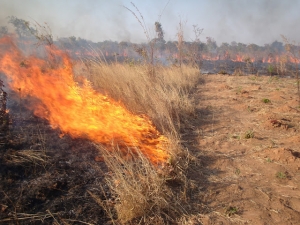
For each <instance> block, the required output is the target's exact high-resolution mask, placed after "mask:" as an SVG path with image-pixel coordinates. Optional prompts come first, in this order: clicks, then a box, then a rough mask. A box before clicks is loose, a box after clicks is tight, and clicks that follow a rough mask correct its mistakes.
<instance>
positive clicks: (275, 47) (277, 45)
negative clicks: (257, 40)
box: [270, 41, 284, 53]
mask: <svg viewBox="0 0 300 225" xmlns="http://www.w3.org/2000/svg"><path fill="white" fill-rule="evenodd" d="M270 47H271V50H272V51H274V52H277V53H279V52H283V51H284V46H283V43H282V42H279V41H274V42H273V43H272V44H271V46H270Z"/></svg>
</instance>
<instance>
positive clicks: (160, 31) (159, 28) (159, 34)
mask: <svg viewBox="0 0 300 225" xmlns="http://www.w3.org/2000/svg"><path fill="white" fill-rule="evenodd" d="M154 25H155V32H156V33H157V37H158V39H161V40H164V31H163V29H162V26H161V23H160V22H155V24H154Z"/></svg>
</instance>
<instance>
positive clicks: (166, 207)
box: [77, 60, 200, 224]
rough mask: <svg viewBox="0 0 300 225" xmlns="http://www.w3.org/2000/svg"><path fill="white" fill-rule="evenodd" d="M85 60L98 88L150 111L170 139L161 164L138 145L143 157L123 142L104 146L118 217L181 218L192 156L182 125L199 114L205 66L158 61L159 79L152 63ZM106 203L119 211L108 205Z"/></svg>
mask: <svg viewBox="0 0 300 225" xmlns="http://www.w3.org/2000/svg"><path fill="white" fill-rule="evenodd" d="M82 65H83V64H82ZM82 65H77V74H86V76H87V77H88V79H89V80H90V81H91V82H92V84H93V86H94V88H95V89H97V90H98V91H100V92H102V93H105V94H107V95H109V96H110V97H112V98H113V99H115V100H117V101H120V103H121V104H123V105H124V106H125V107H126V108H127V109H129V110H130V111H132V112H133V113H135V114H146V115H147V116H149V117H150V119H151V120H152V122H153V124H154V125H155V126H156V127H157V128H158V129H159V131H160V132H161V133H162V134H164V135H165V136H167V137H168V139H169V141H170V145H169V149H168V151H169V152H170V153H171V156H170V159H169V160H168V161H167V162H166V163H165V164H164V165H160V166H157V165H156V166H154V165H152V164H151V162H149V160H148V159H147V158H145V156H143V155H142V154H141V153H140V152H139V150H138V149H137V150H135V152H138V154H139V157H138V158H136V157H134V158H131V159H130V160H128V159H125V158H124V157H122V154H120V152H119V151H118V148H117V147H116V148H115V151H108V150H106V149H105V148H104V147H99V149H101V152H102V154H103V157H104V159H105V162H106V164H107V166H108V168H109V171H110V172H109V175H108V176H107V177H106V179H107V185H108V186H109V188H110V191H111V192H112V193H113V194H114V195H115V196H117V198H116V199H117V200H116V202H115V205H114V210H113V211H114V212H116V214H117V215H116V216H117V218H118V219H117V220H115V221H114V222H116V221H117V222H120V223H122V224H123V223H132V224H135V223H136V222H137V221H139V222H141V221H143V224H168V223H173V222H175V221H176V218H178V217H180V215H181V214H183V213H184V207H183V205H184V200H185V197H186V196H185V193H186V189H187V186H188V184H187V181H186V176H185V170H186V168H187V166H188V163H189V155H188V152H187V151H186V150H185V149H184V148H182V146H181V144H180V142H181V140H180V128H181V126H182V124H183V123H186V121H187V120H188V118H189V117H190V116H194V115H195V105H194V100H193V98H192V97H191V93H192V91H193V89H194V88H195V85H196V84H197V80H198V79H199V74H200V73H199V69H197V68H193V67H188V66H185V65H182V66H181V67H174V66H170V67H163V66H158V65H157V66H155V78H153V76H151V75H152V74H151V75H150V74H149V65H147V64H145V65H144V64H136V65H133V64H119V63H114V64H108V63H105V62H103V61H98V62H97V61H96V60H95V61H89V63H85V67H82ZM87 65H88V66H87ZM80 71H81V72H80ZM82 71H85V73H84V72H82ZM87 71H88V73H86V72H87ZM151 72H152V70H151ZM172 181H176V183H177V185H176V188H174V187H172V185H170V183H172ZM97 202H99V199H98V200H97ZM100 205H101V206H102V207H105V208H106V211H107V212H110V213H109V214H110V215H112V214H113V213H112V211H111V209H110V208H109V207H108V206H107V205H106V204H104V203H101V204H100ZM112 219H113V218H112ZM113 220H114V219H113Z"/></svg>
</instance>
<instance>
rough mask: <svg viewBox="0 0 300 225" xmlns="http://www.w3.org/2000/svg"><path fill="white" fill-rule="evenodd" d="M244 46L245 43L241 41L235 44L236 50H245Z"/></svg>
mask: <svg viewBox="0 0 300 225" xmlns="http://www.w3.org/2000/svg"><path fill="white" fill-rule="evenodd" d="M246 47H247V45H246V44H243V43H241V42H239V43H238V44H237V48H238V51H239V52H245V51H246Z"/></svg>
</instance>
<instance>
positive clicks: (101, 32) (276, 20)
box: [0, 0, 300, 45]
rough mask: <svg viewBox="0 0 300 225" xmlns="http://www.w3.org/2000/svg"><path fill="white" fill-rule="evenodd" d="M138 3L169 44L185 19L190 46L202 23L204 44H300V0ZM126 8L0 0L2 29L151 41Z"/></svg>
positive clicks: (125, 2)
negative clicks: (44, 26) (28, 26)
mask: <svg viewBox="0 0 300 225" xmlns="http://www.w3.org/2000/svg"><path fill="white" fill-rule="evenodd" d="M134 3H135V5H136V6H137V7H138V9H139V10H140V12H141V13H142V15H143V17H144V20H145V23H146V26H147V27H148V28H149V30H150V34H151V35H152V37H154V36H155V34H154V33H155V32H154V22H155V21H157V20H158V19H159V18H160V22H161V24H162V27H163V30H164V31H165V40H166V41H168V40H175V39H176V32H177V28H178V23H179V21H180V20H182V21H183V23H184V27H185V28H184V31H185V39H186V40H187V41H190V40H192V39H193V38H194V35H193V26H192V25H195V24H197V25H198V27H199V28H204V31H203V33H202V35H201V39H202V41H205V37H208V36H210V37H213V38H214V39H215V40H216V41H217V43H218V44H221V43H222V42H228V43H230V42H232V41H236V42H243V43H246V44H249V43H255V44H259V45H263V44H265V43H271V42H273V41H275V40H278V41H282V40H281V37H280V35H281V34H283V35H285V36H286V37H288V38H289V39H290V40H294V41H296V42H300V36H299V33H300V26H299V24H298V21H300V13H299V9H300V0H289V1H283V0H252V1H246V0H226V1H223V0H206V1H196V0H195V1H194V0H186V1H181V0H170V1H169V3H168V0H164V1H159V0H152V1H139V2H138V1H136V2H134ZM167 3H168V4H167ZM166 4H167V5H166ZM123 6H126V7H128V8H130V9H132V10H133V11H134V12H136V11H135V9H134V8H133V6H132V5H131V3H130V1H129V0H110V1H108V0H85V1H80V0H64V1H61V0H60V1H59V0H51V1H43V0H26V1H25V0H13V1H12V0H0V26H3V25H7V17H8V16H15V17H17V18H20V19H24V20H27V21H29V22H31V23H32V24H33V23H34V21H37V22H38V23H44V22H46V23H48V24H49V26H50V28H51V30H52V32H53V36H54V37H55V38H56V37H69V36H75V37H81V38H84V39H88V40H92V41H95V42H98V41H104V40H112V41H118V42H119V41H131V42H146V41H147V39H146V37H145V35H144V31H143V29H142V27H141V26H140V24H139V22H138V21H137V20H136V18H135V17H134V15H132V14H131V12H129V11H128V10H127V9H125V8H124V7H123ZM165 6H166V7H165ZM164 8H165V9H164ZM163 9H164V10H163ZM162 11H163V14H162V15H161V17H160V14H161V13H162ZM136 13H137V14H138V12H136Z"/></svg>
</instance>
